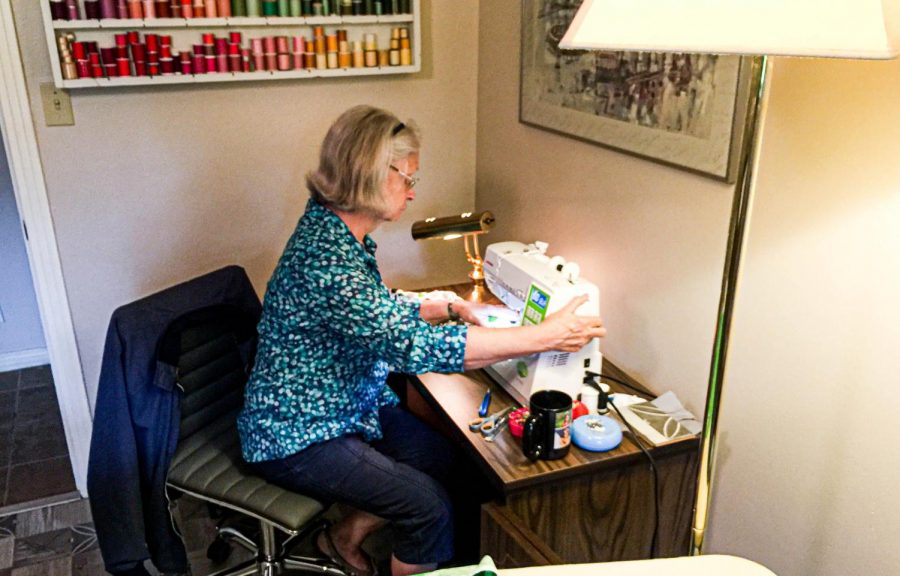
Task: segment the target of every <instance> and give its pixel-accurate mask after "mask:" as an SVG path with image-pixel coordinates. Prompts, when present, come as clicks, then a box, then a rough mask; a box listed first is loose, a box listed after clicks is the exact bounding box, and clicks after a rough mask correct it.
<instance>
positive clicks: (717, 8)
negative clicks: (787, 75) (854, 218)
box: [559, 0, 900, 555]
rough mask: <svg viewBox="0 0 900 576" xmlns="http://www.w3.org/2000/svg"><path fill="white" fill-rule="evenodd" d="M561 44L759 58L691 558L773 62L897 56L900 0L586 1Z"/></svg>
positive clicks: (707, 484)
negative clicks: (773, 59) (780, 58)
mask: <svg viewBox="0 0 900 576" xmlns="http://www.w3.org/2000/svg"><path fill="white" fill-rule="evenodd" d="M559 45H560V48H563V49H570V50H601V51H617V50H629V51H645V52H646V51H655V52H679V53H680V52H688V53H705V54H739V55H747V56H750V57H751V58H750V63H751V67H752V71H751V85H750V94H749V98H750V101H749V102H748V107H747V116H746V122H745V130H744V135H743V142H742V146H741V152H740V154H741V156H740V161H739V165H738V172H737V181H736V184H735V191H734V201H733V204H732V209H731V223H730V227H729V232H728V245H727V251H726V256H725V267H724V271H723V274H722V288H721V292H720V296H719V309H718V316H717V318H716V333H715V338H714V342H713V351H712V360H711V363H710V373H709V383H708V389H707V396H706V406H705V412H704V421H703V432H702V438H701V449H700V450H701V453H700V463H699V469H698V479H697V492H696V500H695V508H694V519H693V525H692V532H691V551H690V553H691V554H692V555H699V554H701V553H702V552H703V543H704V537H705V535H706V528H707V522H708V519H709V504H710V498H711V495H712V481H713V476H714V474H713V473H714V468H715V456H716V441H717V426H718V417H719V405H720V402H721V398H722V389H723V384H724V377H725V368H726V360H727V356H728V340H729V332H730V329H731V319H732V312H733V309H734V302H735V295H736V292H737V287H738V282H739V279H740V269H741V260H742V254H743V247H744V244H745V243H746V240H747V236H748V233H749V218H750V211H751V207H752V203H753V191H754V188H755V186H756V172H757V167H758V162H759V151H760V146H761V143H762V129H763V124H764V120H765V112H766V101H767V94H768V91H767V85H768V83H767V78H768V77H769V75H770V71H771V60H770V59H769V58H768V57H769V56H806V57H827V58H856V59H860V58H863V59H889V58H894V57H896V56H897V55H898V53H900V2H897V0H828V1H826V2H822V0H585V1H584V3H583V4H582V5H581V8H579V10H578V12H577V14H576V15H575V18H574V20H573V21H572V24H571V26H570V27H569V29H568V31H567V32H566V35H565V36H564V37H563V39H562V41H561V42H560V44H559Z"/></svg>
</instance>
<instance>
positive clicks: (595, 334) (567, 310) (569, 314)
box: [537, 294, 606, 352]
mask: <svg viewBox="0 0 900 576" xmlns="http://www.w3.org/2000/svg"><path fill="white" fill-rule="evenodd" d="M587 300H588V297H587V295H584V294H583V295H581V296H576V297H575V298H572V300H571V301H570V302H569V303H568V304H566V305H565V306H564V307H563V308H562V309H560V310H557V311H556V312H554V313H553V314H550V315H549V316H547V317H546V318H544V321H543V322H541V323H540V324H538V325H537V329H538V330H539V331H540V332H541V340H542V342H543V343H544V345H545V346H546V349H547V350H559V351H561V352H578V351H579V350H581V348H582V347H583V346H584V345H585V344H587V343H588V342H590V341H591V340H592V339H594V338H602V337H604V336H606V328H604V327H603V320H602V319H601V318H600V317H599V316H578V315H576V314H575V310H577V309H578V307H579V306H581V305H582V304H584V303H585V302H587Z"/></svg>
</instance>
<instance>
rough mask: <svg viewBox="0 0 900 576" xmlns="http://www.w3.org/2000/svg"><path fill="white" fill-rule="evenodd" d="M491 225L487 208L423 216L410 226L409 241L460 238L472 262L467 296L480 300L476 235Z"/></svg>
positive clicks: (481, 283)
mask: <svg viewBox="0 0 900 576" xmlns="http://www.w3.org/2000/svg"><path fill="white" fill-rule="evenodd" d="M493 226H494V215H493V214H492V213H490V212H489V211H487V210H485V211H484V212H480V213H477V214H476V213H474V212H463V213H462V214H459V215H458V216H444V217H441V218H426V219H425V220H419V221H418V222H415V223H413V225H412V237H413V240H428V239H431V238H441V239H443V240H453V239H455V238H462V239H463V246H464V247H465V250H466V260H468V261H469V264H471V265H472V270H471V271H470V272H469V278H471V279H472V283H473V284H474V285H475V286H474V289H473V291H472V293H471V294H470V296H469V299H471V300H475V301H480V300H481V299H482V298H483V292H484V260H483V259H482V258H481V252H480V250H479V249H478V236H480V235H481V234H484V233H485V232H487V231H488V230H490V229H491V228H492V227H493Z"/></svg>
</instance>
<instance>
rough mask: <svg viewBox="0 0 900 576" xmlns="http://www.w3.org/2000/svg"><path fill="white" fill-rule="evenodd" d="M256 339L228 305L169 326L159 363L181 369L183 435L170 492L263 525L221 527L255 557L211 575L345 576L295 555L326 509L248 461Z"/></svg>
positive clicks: (226, 537) (251, 328) (246, 322)
mask: <svg viewBox="0 0 900 576" xmlns="http://www.w3.org/2000/svg"><path fill="white" fill-rule="evenodd" d="M256 339H257V334H256V326H255V321H254V319H251V318H248V317H247V315H246V314H245V313H243V312H241V311H240V310H239V309H238V308H236V307H234V306H230V305H224V304H223V305H216V306H211V307H207V308H201V309H199V310H195V311H192V312H188V313H186V314H184V315H183V316H181V317H179V318H177V319H176V320H175V321H174V322H172V323H171V324H170V325H169V327H168V329H167V330H166V332H165V335H164V336H163V338H162V340H161V341H160V346H159V349H158V354H157V357H158V359H159V361H161V362H164V363H166V364H169V365H170V366H174V367H175V369H176V380H177V384H178V387H179V388H180V391H181V429H180V436H179V440H178V447H177V449H176V451H175V455H174V457H173V458H172V462H171V465H170V467H169V474H168V477H167V480H166V487H167V489H168V490H171V491H174V492H175V493H185V494H189V495H191V496H193V497H195V498H198V499H200V500H204V501H206V502H208V503H211V504H214V505H217V506H220V507H223V508H226V509H229V510H233V511H236V512H238V513H240V514H242V515H245V516H248V517H250V518H252V519H255V520H256V521H258V524H259V530H258V534H257V535H256V538H254V537H252V536H250V535H248V534H245V533H243V532H241V531H240V530H238V529H236V528H234V527H229V526H219V527H217V531H218V538H220V539H224V540H225V541H227V542H231V543H234V544H238V545H240V546H242V547H244V548H247V549H248V550H250V551H251V552H254V553H255V554H256V558H254V559H252V560H249V561H246V562H244V563H242V564H239V565H238V566H235V567H233V568H229V569H226V570H222V571H219V572H216V573H215V574H214V575H210V576H246V575H250V574H259V575H261V576H273V575H275V574H282V573H283V570H284V569H289V570H294V569H297V570H303V571H311V572H315V573H317V574H323V575H334V576H346V572H345V571H343V570H341V569H340V568H339V567H338V566H335V565H334V564H332V563H331V562H330V561H328V560H323V559H319V558H311V557H302V556H293V555H290V554H289V551H290V550H291V548H292V547H293V545H294V544H296V543H298V542H299V541H300V540H302V539H303V538H304V537H305V536H307V535H309V534H310V533H311V531H312V530H313V529H315V528H316V527H318V526H320V525H321V523H320V522H319V519H320V517H321V515H322V513H323V512H324V508H323V506H322V504H321V503H319V502H318V501H316V500H314V499H312V498H308V497H306V496H303V495H301V494H297V493H294V492H290V491H288V490H284V489H282V488H279V487H277V486H275V485H273V484H269V483H268V482H266V481H265V480H263V479H262V478H260V477H258V476H255V475H254V474H253V473H252V471H251V470H250V469H249V467H248V466H247V465H246V463H245V462H244V460H243V458H242V457H241V450H240V441H239V438H238V432H237V426H236V418H237V414H238V412H239V411H240V408H241V405H242V403H243V393H244V385H245V383H246V381H247V376H248V373H249V367H250V365H252V357H253V356H252V350H254V349H255V344H256ZM242 348H243V352H244V354H242ZM244 358H249V359H250V360H249V362H245V361H244ZM276 529H277V530H278V531H280V534H279V533H276Z"/></svg>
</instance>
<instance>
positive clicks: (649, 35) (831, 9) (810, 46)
mask: <svg viewBox="0 0 900 576" xmlns="http://www.w3.org/2000/svg"><path fill="white" fill-rule="evenodd" d="M559 45H560V47H561V48H566V49H578V50H584V49H587V50H636V51H657V52H694V53H715V54H765V55H783V56H824V57H837V58H879V59H887V58H893V57H895V56H897V55H898V53H900V0H585V1H584V3H583V4H582V5H581V8H580V9H579V10H578V13H577V14H576V16H575V19H574V20H573V21H572V25H571V26H570V27H569V30H568V31H567V32H566V35H565V37H563V39H562V42H560V43H559Z"/></svg>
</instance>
